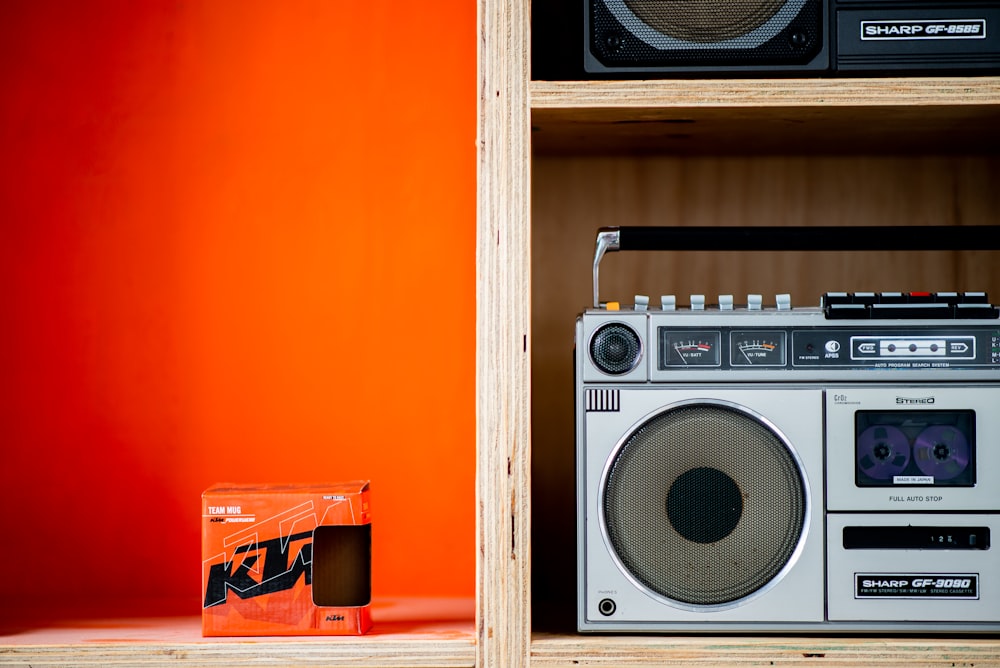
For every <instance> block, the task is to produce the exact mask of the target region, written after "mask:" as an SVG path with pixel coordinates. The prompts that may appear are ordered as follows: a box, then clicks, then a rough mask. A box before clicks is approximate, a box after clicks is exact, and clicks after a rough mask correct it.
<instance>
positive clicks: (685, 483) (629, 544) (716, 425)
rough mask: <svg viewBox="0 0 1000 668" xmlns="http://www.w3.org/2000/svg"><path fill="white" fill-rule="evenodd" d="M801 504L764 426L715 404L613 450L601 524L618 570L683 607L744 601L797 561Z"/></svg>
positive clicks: (651, 424)
mask: <svg viewBox="0 0 1000 668" xmlns="http://www.w3.org/2000/svg"><path fill="white" fill-rule="evenodd" d="M805 504H806V494H805V489H804V484H803V482H802V479H801V477H800V473H799V470H798V467H797V465H796V462H795V459H794V458H793V457H792V455H791V453H790V452H789V451H788V449H787V447H786V446H785V444H784V443H783V442H782V440H781V439H780V438H779V437H778V436H777V435H776V434H775V433H774V432H773V431H772V430H771V429H770V428H769V427H767V426H766V425H765V424H764V423H763V422H761V421H759V420H758V419H756V418H754V417H752V416H751V415H750V414H748V413H745V412H743V411H741V410H738V409H735V408H732V407H729V406H728V405H722V404H710V403H704V404H701V403H699V404H691V405H686V406H682V407H678V408H674V409H670V410H668V411H666V412H664V413H661V414H659V415H658V416H656V417H654V418H652V419H651V420H649V421H648V422H646V423H645V424H644V425H643V426H641V427H640V428H639V429H637V430H636V431H634V432H633V433H632V435H631V436H630V437H629V438H628V440H627V441H626V442H625V443H624V444H623V445H622V447H621V448H620V449H619V450H618V452H617V454H616V456H615V459H614V461H613V463H612V465H611V468H610V471H609V474H608V477H607V481H606V484H605V489H604V519H605V524H606V527H607V530H608V536H609V538H610V540H611V543H612V546H613V548H614V550H615V552H616V553H617V555H618V557H619V559H620V560H621V562H622V564H623V565H624V566H625V568H626V569H627V570H628V571H629V572H630V573H631V574H632V576H633V577H634V578H636V579H637V580H638V581H640V582H641V583H642V584H643V585H645V586H646V587H648V588H649V589H651V590H652V591H655V592H656V593H658V594H660V595H662V596H665V597H667V598H669V599H672V600H675V601H680V602H682V603H686V604H690V605H696V606H700V605H720V604H725V603H730V602H733V601H737V600H739V599H741V598H744V597H746V596H748V595H750V594H752V593H753V592H755V591H757V590H758V589H760V588H761V587H763V586H765V585H766V584H767V583H768V582H770V581H771V580H773V579H774V577H775V576H777V575H778V573H779V572H780V571H781V569H782V568H783V567H784V566H785V564H786V563H787V562H788V560H789V559H790V558H791V556H792V554H793V553H794V551H795V547H796V545H797V544H798V542H799V539H800V537H801V535H802V530H803V526H804V522H805Z"/></svg>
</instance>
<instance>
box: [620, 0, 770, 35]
mask: <svg viewBox="0 0 1000 668" xmlns="http://www.w3.org/2000/svg"><path fill="white" fill-rule="evenodd" d="M787 1H788V0H624V2H625V5H626V6H627V7H628V8H629V9H630V10H631V11H632V13H633V14H635V16H636V17H637V18H639V19H640V20H641V21H643V22H644V23H645V24H647V25H648V26H650V27H651V28H654V29H655V30H657V31H659V32H661V33H663V34H664V35H669V36H670V37H673V38H675V39H680V40H684V41H687V42H698V43H705V42H722V41H725V40H728V39H736V38H738V37H742V36H743V35H746V34H747V33H749V32H753V31H754V30H756V29H757V28H759V27H760V26H762V25H764V24H765V23H767V22H768V21H769V20H770V19H771V17H773V16H774V15H775V14H777V13H778V11H779V10H780V9H781V8H782V7H783V6H784V5H785V4H786V3H787Z"/></svg>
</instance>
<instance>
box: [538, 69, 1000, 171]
mask: <svg viewBox="0 0 1000 668" xmlns="http://www.w3.org/2000/svg"><path fill="white" fill-rule="evenodd" d="M529 93H530V98H531V128H532V147H533V150H534V152H535V154H536V155H545V154H563V153H573V154H592V155H632V156H637V155H649V154H682V155H683V154H691V153H702V154H709V153H734V152H738V153H741V154H760V153H792V154H817V153H824V154H838V153H863V154H886V153H919V154H962V155H969V154H984V153H996V152H997V151H998V150H1000V77H968V78H963V79H956V78H950V79H942V78H914V79H836V80H834V79H787V80H785V79H779V80H774V79H769V80H743V79H740V80H707V81H706V80H699V81H689V80H680V81H678V80H673V81H617V82H607V81H573V82H545V81H534V82H532V83H531V85H530V87H529Z"/></svg>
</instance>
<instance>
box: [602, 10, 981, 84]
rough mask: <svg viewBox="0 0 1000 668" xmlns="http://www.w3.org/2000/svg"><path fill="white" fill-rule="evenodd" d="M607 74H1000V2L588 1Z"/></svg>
mask: <svg viewBox="0 0 1000 668" xmlns="http://www.w3.org/2000/svg"><path fill="white" fill-rule="evenodd" d="M585 6H586V10H585V18H584V32H585V38H584V68H585V70H586V71H587V72H588V73H591V74H594V75H602V76H616V75H635V76H644V77H649V76H671V75H677V76H683V75H687V74H701V75H710V74H740V73H755V72H757V73H767V74H769V75H773V74H779V73H787V74H795V73H803V74H808V73H813V74H819V73H831V74H832V73H842V74H848V75H858V76H863V75H866V74H886V73H891V72H897V71H901V72H904V73H910V74H916V73H919V72H921V71H927V72H946V71H947V72H951V73H961V72H966V73H969V74H973V73H976V74H981V73H985V72H987V71H990V70H1000V1H996V0H585Z"/></svg>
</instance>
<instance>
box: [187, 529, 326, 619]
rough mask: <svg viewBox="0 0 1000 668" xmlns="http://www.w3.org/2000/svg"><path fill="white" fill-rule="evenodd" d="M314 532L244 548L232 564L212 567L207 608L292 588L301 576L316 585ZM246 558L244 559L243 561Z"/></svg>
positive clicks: (244, 546) (209, 576)
mask: <svg viewBox="0 0 1000 668" xmlns="http://www.w3.org/2000/svg"><path fill="white" fill-rule="evenodd" d="M312 535H313V533H312V531H303V532H302V533H297V534H292V535H291V536H288V537H285V538H274V539H271V540H265V541H260V542H256V543H248V544H246V545H240V546H239V547H237V548H236V551H235V553H234V557H233V559H232V560H230V562H229V563H226V562H225V561H221V562H219V563H215V564H212V565H211V567H210V568H209V571H208V576H207V578H206V583H205V607H206V608H210V607H212V606H214V605H220V604H222V603H225V602H226V596H227V594H228V593H229V592H230V591H232V592H233V593H234V594H236V595H237V596H239V597H240V598H242V599H247V598H254V597H255V596H263V595H264V594H273V593H275V592H279V591H284V590H286V589H291V588H292V587H294V586H295V583H296V582H297V581H298V580H299V578H300V577H303V576H304V577H305V579H306V580H305V583H306V584H307V585H309V584H312V542H311V539H312ZM240 555H245V556H243V558H242V559H240V558H239V556H240Z"/></svg>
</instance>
